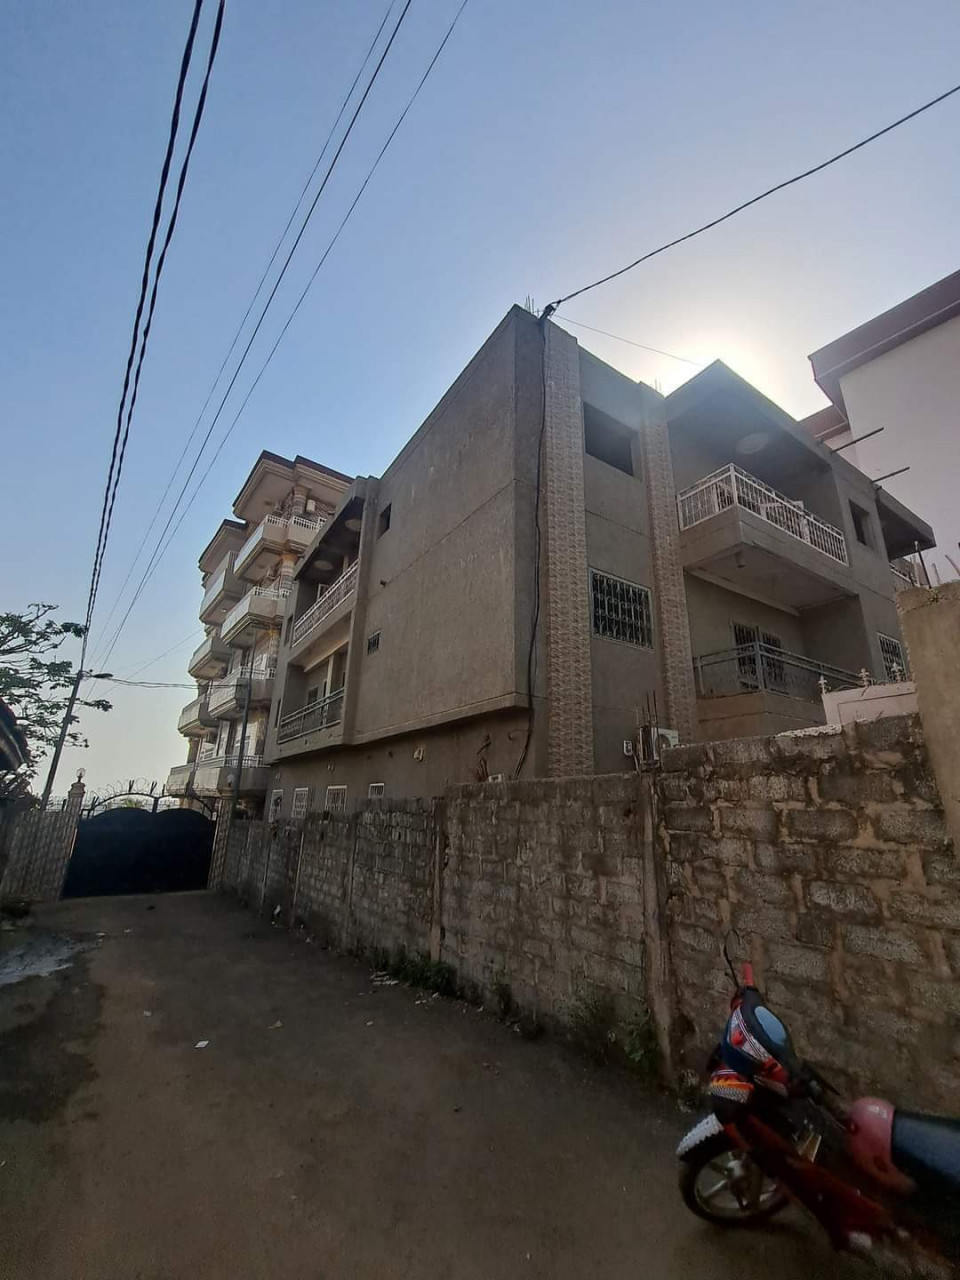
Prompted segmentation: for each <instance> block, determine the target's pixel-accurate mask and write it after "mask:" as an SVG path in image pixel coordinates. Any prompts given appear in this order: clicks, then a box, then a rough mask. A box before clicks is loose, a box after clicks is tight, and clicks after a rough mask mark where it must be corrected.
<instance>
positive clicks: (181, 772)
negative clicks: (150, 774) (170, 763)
mask: <svg viewBox="0 0 960 1280" xmlns="http://www.w3.org/2000/svg"><path fill="white" fill-rule="evenodd" d="M192 775H193V765H192V764H178V765H175V766H174V767H173V768H172V769H171V770H170V772H169V774H168V775H167V786H166V792H167V795H168V796H185V795H186V794H187V792H188V791H189V789H190V778H191V776H192Z"/></svg>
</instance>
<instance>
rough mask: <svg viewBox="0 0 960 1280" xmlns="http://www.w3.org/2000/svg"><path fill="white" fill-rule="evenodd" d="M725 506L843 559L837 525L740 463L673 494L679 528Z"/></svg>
mask: <svg viewBox="0 0 960 1280" xmlns="http://www.w3.org/2000/svg"><path fill="white" fill-rule="evenodd" d="M729 507H744V508H746V510H747V511H752V512H753V514H754V515H755V516H759V517H760V519H761V520H766V521H767V523H768V524H772V525H776V526H777V528H778V529H782V530H783V531H784V533H789V534H790V536H791V537H793V538H797V539H799V541H801V542H806V543H807V544H808V545H809V546H811V547H813V548H814V549H815V550H816V551H820V552H822V553H823V554H824V555H825V556H829V557H830V558H831V559H832V560H837V561H839V562H840V564H846V563H847V544H846V540H845V539H844V536H843V534H842V533H841V532H840V530H839V529H835V528H834V527H833V525H832V524H828V523H827V522H826V520H821V519H820V517H819V516H815V515H812V514H811V513H810V512H809V511H806V510H804V507H803V503H802V502H798V501H795V500H794V499H792V498H787V497H784V495H783V494H782V493H777V491H776V489H771V487H770V486H769V485H768V484H764V483H763V481H762V480H758V479H757V478H756V476H752V475H750V473H749V472H747V471H743V470H742V469H741V468H740V467H736V466H733V465H730V466H728V467H722V468H721V469H720V470H719V471H714V472H713V473H712V475H709V476H704V478H703V479H702V480H698V481H697V483H696V484H695V485H691V486H690V488H689V489H684V491H683V492H682V493H679V494H677V511H678V513H679V516H680V528H681V529H689V528H690V526H691V525H695V524H699V523H700V522H701V521H702V520H709V519H710V518H711V517H712V516H715V515H718V514H719V513H720V512H721V511H726V510H727V508H729Z"/></svg>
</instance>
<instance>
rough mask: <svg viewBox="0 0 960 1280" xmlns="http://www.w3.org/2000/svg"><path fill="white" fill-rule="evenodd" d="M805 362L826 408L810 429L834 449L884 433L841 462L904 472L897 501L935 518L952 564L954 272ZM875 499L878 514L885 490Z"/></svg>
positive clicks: (957, 338)
mask: <svg viewBox="0 0 960 1280" xmlns="http://www.w3.org/2000/svg"><path fill="white" fill-rule="evenodd" d="M810 363H811V365H812V367H813V376H814V378H815V380H816V382H817V385H818V386H819V387H820V389H821V390H822V391H823V392H824V394H825V395H826V396H827V397H829V400H830V404H829V405H828V406H827V408H825V409H823V410H821V412H820V413H819V414H814V415H812V416H811V418H808V419H806V422H807V424H808V425H809V426H810V427H811V429H812V430H813V431H814V432H815V434H816V435H817V436H818V437H819V438H820V439H821V440H822V441H824V443H826V444H829V445H830V446H831V447H834V448H835V447H837V446H847V445H848V444H849V442H850V441H851V440H853V439H861V438H862V437H864V436H866V435H868V434H869V433H871V432H875V431H876V430H877V429H878V428H883V434H882V435H873V436H871V438H870V439H869V440H864V441H863V443H862V444H861V445H859V446H858V445H853V446H852V448H851V447H844V454H845V456H846V457H848V458H850V459H851V461H854V462H856V463H857V464H858V465H862V466H863V467H864V469H865V470H870V471H871V472H872V474H874V475H880V474H881V473H885V472H889V471H894V470H895V469H897V468H899V467H900V466H904V465H906V464H909V471H907V473H906V474H904V475H900V476H898V477H897V478H896V486H897V489H898V492H900V493H902V494H904V495H905V497H906V499H907V501H908V502H913V503H914V504H916V505H917V506H920V507H921V509H922V510H924V511H928V512H929V511H933V512H936V513H937V519H938V526H939V532H940V542H941V545H942V546H945V547H946V548H947V552H948V554H949V555H951V556H952V557H953V559H954V561H955V562H957V561H958V556H957V551H956V547H957V539H958V537H960V517H958V515H957V502H956V495H955V488H956V486H955V482H954V475H953V468H952V467H950V466H949V465H947V466H945V465H944V460H946V459H949V458H952V457H955V456H956V452H957V439H958V435H960V409H958V406H960V271H955V272H953V274H952V275H949V276H945V277H944V279H942V280H938V281H937V282H936V284H932V285H930V286H929V288H926V289H922V290H921V291H920V292H919V293H916V294H914V295H913V297H911V298H907V299H906V301H905V302H901V303H898V305H897V306H895V307H891V308H890V310H889V311H884V312H883V313H882V314H881V315H878V316H874V317H873V318H872V319H871V320H867V321H866V323H864V324H861V325H859V326H858V327H857V328H855V329H851V330H850V332H849V333H845V334H843V335H842V336H841V337H839V338H836V339H835V340H834V341H833V342H830V343H828V344H827V345H826V346H824V347H821V348H820V350H818V351H814V352H813V354H812V355H811V356H810ZM877 496H878V498H879V500H880V502H881V505H883V504H884V503H885V501H886V495H885V492H884V490H882V489H878V490H877ZM912 549H913V548H912V547H911V550H912ZM921 549H923V547H922V543H921ZM941 568H942V569H943V571H944V576H949V577H953V576H955V575H954V573H953V571H952V570H951V569H950V568H949V567H948V563H944V562H941Z"/></svg>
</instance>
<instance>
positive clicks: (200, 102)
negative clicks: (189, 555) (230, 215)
mask: <svg viewBox="0 0 960 1280" xmlns="http://www.w3.org/2000/svg"><path fill="white" fill-rule="evenodd" d="M224 3H225V0H220V3H219V5H218V7H217V17H216V21H215V22H214V26H213V38H212V40H211V42H210V52H209V55H208V57H207V66H206V70H205V72H204V76H203V82H202V84H201V86H200V96H199V98H198V99H197V105H196V109H195V111H194V115H193V125H192V127H191V129H190V138H189V141H188V143H187V149H186V152H185V153H184V157H183V162H182V164H181V166H180V177H179V179H178V181H177V192H176V196H175V198H174V202H173V209H172V210H171V213H170V219H169V222H168V223H167V231H166V235H165V236H164V238H163V246H162V248H161V250H160V254H159V256H158V258H157V269H156V271H155V272H154V277H153V289H152V290H151V293H150V305H149V307H148V308H147V318H146V320H145V322H144V326H143V332H142V334H141V335H140V354H139V356H138V358H137V369H136V373H135V374H134V379H133V389H132V391H131V393H130V402H129V404H128V406H127V420H126V425H125V427H124V432H123V440H122V441H121V444H120V453H119V456H118V458H117V473H116V476H115V478H114V482H113V493H112V494H111V496H110V508H109V510H108V512H107V523H106V527H105V528H104V531H103V548H102V550H101V555H100V565H99V568H98V570H97V581H96V587H95V591H94V594H96V591H97V590H98V589H99V586H100V574H101V572H102V571H103V559H104V555H105V553H106V549H107V538H108V537H109V536H110V525H111V523H112V521H113V507H114V503H115V502H116V499H117V490H118V489H119V487H120V476H121V474H122V472H123V460H124V457H125V456H126V452H127V441H128V440H129V438H130V423H131V421H132V419H133V410H134V408H135V407H136V403H137V393H138V392H139V390H140V374H141V372H142V371H143V360H144V356H145V355H146V353H147V343H148V341H149V339H150V328H151V326H152V324H153V315H154V311H155V310H156V306H157V292H158V290H159V288H160V277H161V275H162V274H163V264H164V263H165V262H166V258H167V250H168V249H169V248H170V241H171V240H172V239H173V233H174V230H175V229H176V225H177V218H178V217H179V216H180V202H181V201H182V199H183V189H184V187H185V186H186V182H187V173H188V171H189V169H190V159H191V157H192V155H193V148H194V144H195V143H196V141H197V134H198V133H199V132H200V123H201V121H202V120H203V111H204V107H205V106H206V102H207V90H208V89H209V87H210V75H211V72H212V71H213V64H214V62H215V61H216V58H217V49H218V47H219V45H220V31H221V29H222V27H223V10H224Z"/></svg>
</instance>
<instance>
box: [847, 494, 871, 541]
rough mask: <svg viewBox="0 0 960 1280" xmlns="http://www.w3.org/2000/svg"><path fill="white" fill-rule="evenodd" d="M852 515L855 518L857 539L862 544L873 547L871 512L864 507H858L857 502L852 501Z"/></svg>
mask: <svg viewBox="0 0 960 1280" xmlns="http://www.w3.org/2000/svg"><path fill="white" fill-rule="evenodd" d="M850 517H851V519H852V520H853V531H854V533H855V534H856V535H857V541H858V542H859V543H860V544H861V546H864V547H872V546H873V530H872V529H871V527H870V512H869V511H867V510H866V509H865V508H864V507H858V506H857V504H856V503H855V502H851V503H850Z"/></svg>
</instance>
